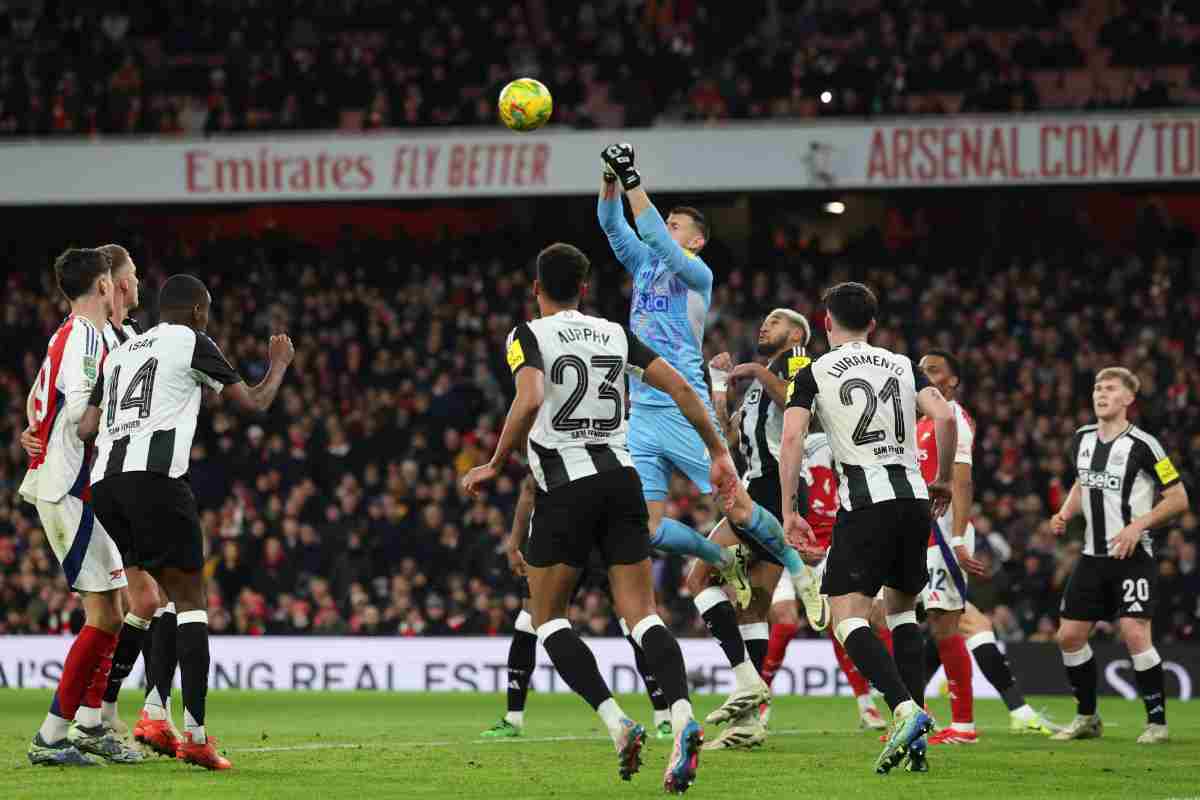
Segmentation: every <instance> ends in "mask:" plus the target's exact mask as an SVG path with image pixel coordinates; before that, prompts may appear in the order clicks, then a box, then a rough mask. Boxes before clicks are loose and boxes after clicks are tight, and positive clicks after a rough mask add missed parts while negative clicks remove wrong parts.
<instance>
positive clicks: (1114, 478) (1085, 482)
mask: <svg viewBox="0 0 1200 800" xmlns="http://www.w3.org/2000/svg"><path fill="white" fill-rule="evenodd" d="M1121 484H1122V480H1121V477H1120V476H1118V475H1110V474H1108V473H1107V472H1096V471H1095V470H1090V469H1081V470H1079V485H1080V486H1082V487H1083V488H1085V489H1105V490H1108V491H1113V492H1119V491H1120V490H1121Z"/></svg>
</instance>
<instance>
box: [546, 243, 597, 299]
mask: <svg viewBox="0 0 1200 800" xmlns="http://www.w3.org/2000/svg"><path fill="white" fill-rule="evenodd" d="M591 274H592V264H591V262H590V261H588V257H587V256H585V255H584V254H583V251H582V250H580V249H579V248H578V247H575V246H574V245H570V244H566V243H565V242H556V243H554V244H552V245H550V246H549V247H547V248H546V249H545V250H543V251H542V252H540V253H538V257H537V279H536V280H534V282H533V292H534V294H535V295H536V296H537V299H538V305H539V306H542V305H543V304H544V303H547V302H548V303H550V304H551V305H554V306H556V307H559V308H563V307H566V308H575V307H576V306H578V305H579V301H580V300H581V299H582V298H583V297H584V295H586V294H587V288H588V279H589V278H590V277H591ZM542 313H543V315H544V314H545V313H546V311H545V309H544V308H543V309H542Z"/></svg>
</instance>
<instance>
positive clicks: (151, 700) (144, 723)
mask: <svg viewBox="0 0 1200 800" xmlns="http://www.w3.org/2000/svg"><path fill="white" fill-rule="evenodd" d="M159 593H160V602H163V605H162V607H161V608H159V609H158V610H157V611H155V612H154V623H153V625H152V627H153V631H152V632H151V635H150V639H151V642H150V647H151V655H150V662H149V668H150V671H151V674H150V676H149V677H147V679H146V700H145V703H144V704H143V705H142V713H141V717H140V718H139V719H138V722H137V725H135V726H134V729H133V738H134V739H136V740H137V741H139V742H141V743H142V744H145V745H147V746H148V747H150V748H151V749H152V750H154V751H155V752H157V753H159V754H160V755H165V756H169V757H171V758H174V757H175V753H176V749H177V747H178V744H179V742H180V741H182V738H183V737H182V734H180V733H179V731H177V730H176V729H175V726H174V723H173V721H172V719H171V690H172V687H173V685H174V683H175V670H176V667H177V666H178V665H179V656H178V651H177V639H178V636H179V625H178V615H177V614H176V612H175V604H174V603H172V602H170V600H169V598H167V596H166V592H165V591H164V590H163V588H162V587H161V586H160V587H159ZM143 656H144V654H143Z"/></svg>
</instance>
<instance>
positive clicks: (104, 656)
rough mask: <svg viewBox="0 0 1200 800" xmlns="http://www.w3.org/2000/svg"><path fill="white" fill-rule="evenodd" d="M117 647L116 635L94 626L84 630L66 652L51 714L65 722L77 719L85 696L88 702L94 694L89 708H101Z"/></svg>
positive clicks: (86, 626) (85, 627)
mask: <svg viewBox="0 0 1200 800" xmlns="http://www.w3.org/2000/svg"><path fill="white" fill-rule="evenodd" d="M116 647H117V637H116V636H115V635H114V634H111V633H105V632H104V631H102V630H100V629H99V628H93V627H92V626H91V625H85V626H84V627H83V630H81V631H80V632H79V635H78V636H77V637H75V643H74V644H72V645H71V649H70V650H69V651H68V652H67V660H66V662H65V663H64V664H63V671H62V677H61V678H60V679H59V682H58V691H56V692H55V693H54V704H53V705H52V706H51V708H50V711H51V713H52V714H54V715H55V716H58V717H61V718H62V719H67V720H71V719H75V712H77V711H78V710H79V706H80V704H81V703H83V702H84V699H85V698H84V696H85V694H86V695H87V700H88V701H90V700H92V696H93V695H95V703H94V704H93V703H90V702H89V703H88V705H89V706H90V707H93V708H99V707H100V701H101V699H103V697H104V688H105V686H107V684H108V672H109V669H111V668H112V655H113V651H114V650H116ZM101 671H103V675H101V674H100V673H101Z"/></svg>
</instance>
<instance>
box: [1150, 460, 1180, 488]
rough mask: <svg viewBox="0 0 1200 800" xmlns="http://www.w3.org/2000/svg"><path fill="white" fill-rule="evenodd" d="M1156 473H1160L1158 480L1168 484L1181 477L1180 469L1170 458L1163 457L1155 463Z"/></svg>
mask: <svg viewBox="0 0 1200 800" xmlns="http://www.w3.org/2000/svg"><path fill="white" fill-rule="evenodd" d="M1154 473H1155V474H1156V475H1158V482H1159V483H1162V484H1168V483H1170V482H1171V481H1173V480H1178V479H1179V471H1178V470H1176V469H1175V465H1174V464H1172V463H1171V459H1170V458H1163V459H1162V460H1160V461H1159V462H1158V463H1156V464H1155V465H1154Z"/></svg>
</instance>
